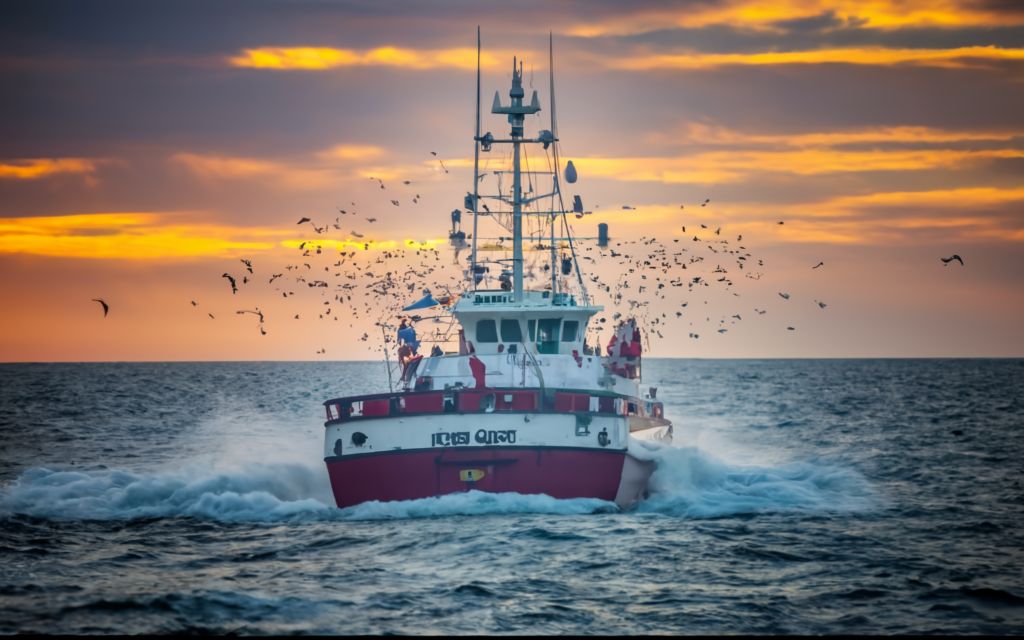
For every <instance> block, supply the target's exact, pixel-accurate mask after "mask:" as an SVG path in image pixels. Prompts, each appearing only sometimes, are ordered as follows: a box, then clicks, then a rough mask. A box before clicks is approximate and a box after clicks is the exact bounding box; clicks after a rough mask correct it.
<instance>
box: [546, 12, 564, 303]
mask: <svg viewBox="0 0 1024 640" xmlns="http://www.w3.org/2000/svg"><path fill="white" fill-rule="evenodd" d="M548 78H549V79H550V81H551V88H550V96H551V97H550V100H551V135H552V136H554V138H555V142H554V144H553V145H552V146H553V148H552V156H554V161H555V170H554V172H553V173H552V175H551V178H552V180H553V181H554V182H553V185H554V188H553V189H552V192H553V193H552V197H551V209H552V210H554V208H555V198H554V194H558V201H559V208H561V202H562V194H561V191H562V190H561V187H560V186H559V184H558V172H559V171H560V170H561V167H560V166H559V164H558V122H557V121H556V120H555V43H554V36H553V35H552V34H551V32H550V31H548ZM557 219H558V216H557V215H556V214H554V213H552V214H551V220H550V223H551V297H552V299H554V297H555V293H557V292H558V269H559V265H558V250H557V249H556V248H555V220H557Z"/></svg>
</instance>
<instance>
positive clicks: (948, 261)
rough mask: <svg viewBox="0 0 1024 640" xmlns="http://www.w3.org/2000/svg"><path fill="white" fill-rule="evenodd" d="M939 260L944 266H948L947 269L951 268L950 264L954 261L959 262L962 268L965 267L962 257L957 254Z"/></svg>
mask: <svg viewBox="0 0 1024 640" xmlns="http://www.w3.org/2000/svg"><path fill="white" fill-rule="evenodd" d="M939 260H942V264H943V266H947V267H948V266H949V263H950V262H952V261H954V260H956V261H957V262H959V263H960V266H961V267H962V266H964V259H963V258H961V257H960V254H957V253H954V254H953V255H951V256H949V257H948V258H939Z"/></svg>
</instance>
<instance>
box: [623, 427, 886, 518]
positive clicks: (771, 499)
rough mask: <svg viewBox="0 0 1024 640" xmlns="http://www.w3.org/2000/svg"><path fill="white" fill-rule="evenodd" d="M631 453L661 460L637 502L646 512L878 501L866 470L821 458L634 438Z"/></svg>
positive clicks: (862, 506)
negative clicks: (745, 454)
mask: <svg viewBox="0 0 1024 640" xmlns="http://www.w3.org/2000/svg"><path fill="white" fill-rule="evenodd" d="M630 453H631V454H632V455H634V456H636V457H639V458H642V459H647V460H654V461H655V462H656V464H657V467H656V468H655V471H654V474H653V475H652V476H651V480H650V484H649V491H650V496H649V497H648V498H647V499H646V500H644V501H643V502H641V503H640V504H639V506H638V509H639V510H640V511H641V512H653V513H662V514H665V515H672V516H678V517H687V518H716V517H723V516H730V515H737V514H752V513H770V512H786V511H801V512H811V513H842V512H861V511H866V510H868V509H871V508H872V507H873V506H875V504H876V503H877V497H876V496H875V493H874V491H873V490H872V488H871V486H870V484H869V483H868V481H867V480H866V479H865V478H864V477H863V476H862V475H860V474H859V473H857V472H856V471H854V470H852V469H848V468H845V467H842V466H838V465H834V464H830V463H825V462H822V461H799V462H791V463H787V464H781V465H776V466H743V465H733V464H728V463H726V462H723V461H722V460H719V459H718V458H716V457H714V456H712V455H710V454H708V453H707V452H705V451H702V450H701V449H698V448H696V447H671V446H659V445H654V444H652V443H646V442H634V443H633V444H632V446H631V447H630Z"/></svg>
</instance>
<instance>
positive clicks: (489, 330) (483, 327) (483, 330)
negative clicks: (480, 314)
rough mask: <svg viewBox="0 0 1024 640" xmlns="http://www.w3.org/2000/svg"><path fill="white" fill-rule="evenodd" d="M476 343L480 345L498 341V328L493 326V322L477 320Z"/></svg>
mask: <svg viewBox="0 0 1024 640" xmlns="http://www.w3.org/2000/svg"><path fill="white" fill-rule="evenodd" d="M476 341H477V342H481V343H483V342H497V341H498V327H497V326H496V325H495V324H494V320H477V322H476Z"/></svg>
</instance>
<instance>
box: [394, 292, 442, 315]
mask: <svg viewBox="0 0 1024 640" xmlns="http://www.w3.org/2000/svg"><path fill="white" fill-rule="evenodd" d="M439 304H441V303H440V302H438V301H437V300H434V296H433V295H431V294H429V293H428V294H427V295H425V296H423V297H422V298H420V299H419V300H417V301H416V302H414V303H412V304H410V305H409V306H408V307H402V311H412V310H413V309H426V308H427V307H436V306H437V305H439Z"/></svg>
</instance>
